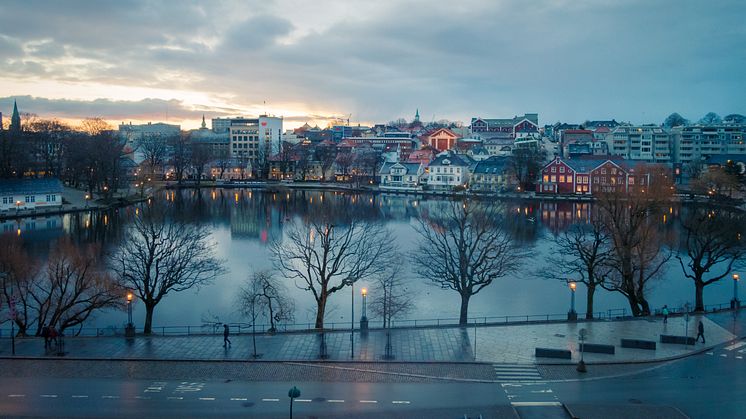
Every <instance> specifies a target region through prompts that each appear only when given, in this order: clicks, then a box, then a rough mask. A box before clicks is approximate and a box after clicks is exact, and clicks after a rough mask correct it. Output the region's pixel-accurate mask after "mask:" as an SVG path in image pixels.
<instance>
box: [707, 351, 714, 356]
mask: <svg viewBox="0 0 746 419" xmlns="http://www.w3.org/2000/svg"><path fill="white" fill-rule="evenodd" d="M705 355H710V356H712V355H713V353H712V352H705Z"/></svg>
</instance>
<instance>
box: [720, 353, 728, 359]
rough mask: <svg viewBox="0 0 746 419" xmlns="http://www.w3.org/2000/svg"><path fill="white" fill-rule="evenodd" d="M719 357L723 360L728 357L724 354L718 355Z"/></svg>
mask: <svg viewBox="0 0 746 419" xmlns="http://www.w3.org/2000/svg"><path fill="white" fill-rule="evenodd" d="M720 356H722V357H723V358H727V357H728V355H726V354H720Z"/></svg>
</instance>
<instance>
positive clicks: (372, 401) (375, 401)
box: [360, 400, 378, 403]
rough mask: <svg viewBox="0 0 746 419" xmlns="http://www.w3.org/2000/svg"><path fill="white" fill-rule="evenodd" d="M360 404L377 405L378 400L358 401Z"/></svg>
mask: <svg viewBox="0 0 746 419" xmlns="http://www.w3.org/2000/svg"><path fill="white" fill-rule="evenodd" d="M360 403H378V400H360Z"/></svg>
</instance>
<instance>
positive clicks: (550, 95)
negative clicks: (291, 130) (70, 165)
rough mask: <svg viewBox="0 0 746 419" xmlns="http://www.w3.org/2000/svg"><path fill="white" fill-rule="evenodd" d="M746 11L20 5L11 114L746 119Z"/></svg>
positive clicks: (434, 4) (646, 5) (10, 49)
mask: <svg viewBox="0 0 746 419" xmlns="http://www.w3.org/2000/svg"><path fill="white" fill-rule="evenodd" d="M744 16H746V2H745V1H743V0H732V1H731V0H712V1H704V0H696V1H695V0H683V1H682V0H677V1H674V0H671V1H667V0H665V1H657V0H640V1H637V0H626V1H615V0H544V1H541V0H538V1H506V0H494V1H476V0H460V1H448V2H445V1H398V0H388V1H381V2H376V1H344V2H342V1H336V2H335V1H282V0H280V1H268V0H262V1H253V2H252V1H236V2H229V1H227V2H218V1H199V2H186V1H178V2H177V1H173V2H151V1H111V2H92V1H49V2H43V1H30V0H24V1H3V2H2V3H1V4H0V111H2V113H3V118H4V120H6V121H7V119H9V116H10V112H11V109H12V101H13V99H17V100H18V104H19V107H20V108H21V111H22V112H30V113H36V114H38V115H39V116H41V117H57V118H63V119H78V118H83V117H93V116H97V117H103V118H105V119H107V120H110V121H111V122H113V123H118V122H120V121H137V122H142V121H168V122H171V123H180V124H182V127H184V128H193V127H196V126H198V124H199V122H200V119H201V116H202V114H203V113H204V114H205V115H206V116H207V118H208V119H209V118H211V117H214V116H234V115H247V116H248V115H257V114H259V113H264V112H265V111H266V112H268V113H270V114H276V115H283V116H284V117H285V119H286V122H285V126H286V127H293V126H297V125H301V124H303V123H304V122H306V121H309V122H311V123H312V124H313V123H319V124H320V125H324V124H325V123H326V120H327V119H328V118H333V117H335V116H336V117H343V118H347V115H348V114H352V117H351V122H352V123H358V122H360V123H363V124H365V123H372V122H386V121H389V120H393V119H396V118H398V117H406V118H407V119H411V118H412V117H413V115H414V112H415V109H417V108H419V110H420V114H421V117H422V119H423V120H425V121H429V120H432V119H435V120H438V119H451V120H460V121H464V122H465V123H468V121H469V120H470V118H471V117H473V116H481V117H492V118H500V117H512V116H513V115H522V114H523V113H524V112H538V113H539V118H540V123H541V124H545V123H553V122H555V121H559V120H562V121H567V122H578V121H580V122H582V121H584V120H586V119H611V118H616V119H617V120H624V121H631V122H633V123H647V122H654V123H660V122H661V121H663V119H664V118H665V117H666V115H668V114H669V113H671V112H674V111H676V112H679V113H681V114H682V115H683V116H684V117H686V118H689V119H692V120H696V119H699V118H700V117H701V116H702V115H704V114H705V113H707V112H709V111H714V112H716V113H719V114H720V115H725V114H728V113H742V114H746V100H744V97H745V96H744V93H745V92H746V25H744V23H743V19H744ZM265 101H266V105H264V102H265Z"/></svg>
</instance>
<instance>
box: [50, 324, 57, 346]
mask: <svg viewBox="0 0 746 419" xmlns="http://www.w3.org/2000/svg"><path fill="white" fill-rule="evenodd" d="M52 341H54V347H55V348H56V347H57V329H55V328H54V326H52V325H51V324H50V325H49V346H50V348H51V347H52Z"/></svg>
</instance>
